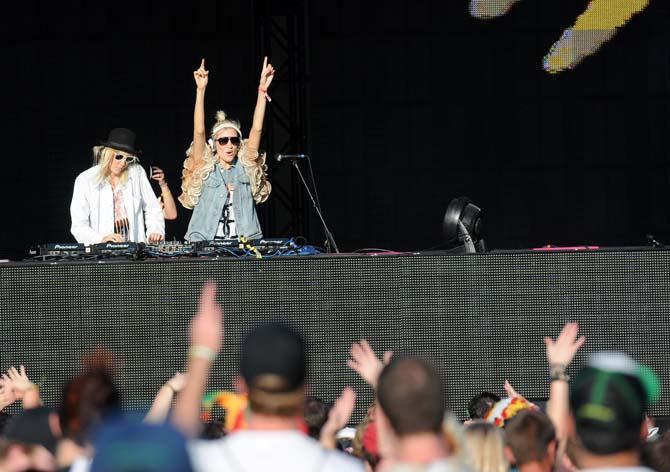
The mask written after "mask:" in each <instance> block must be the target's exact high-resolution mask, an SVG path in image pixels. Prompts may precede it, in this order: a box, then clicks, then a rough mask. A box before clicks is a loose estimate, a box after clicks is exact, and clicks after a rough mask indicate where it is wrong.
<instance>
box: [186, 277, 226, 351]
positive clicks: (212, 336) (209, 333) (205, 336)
mask: <svg viewBox="0 0 670 472" xmlns="http://www.w3.org/2000/svg"><path fill="white" fill-rule="evenodd" d="M222 333H223V321H222V320H221V308H220V307H219V304H218V303H217V302H216V283H214V282H207V283H206V284H205V286H204V287H203V288H202V293H201V294H200V306H199V308H198V313H197V314H196V315H195V316H194V317H193V320H192V321H191V347H192V348H194V347H196V346H197V347H199V348H206V349H209V350H210V351H212V353H213V354H216V353H218V352H219V349H220V348H221V335H222Z"/></svg>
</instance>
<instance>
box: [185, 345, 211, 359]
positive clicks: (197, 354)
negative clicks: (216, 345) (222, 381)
mask: <svg viewBox="0 0 670 472" xmlns="http://www.w3.org/2000/svg"><path fill="white" fill-rule="evenodd" d="M190 356H191V358H192V359H205V360H207V361H209V362H212V361H213V360H214V359H216V352H215V351H214V349H212V348H209V347H207V346H193V347H191V351H190Z"/></svg>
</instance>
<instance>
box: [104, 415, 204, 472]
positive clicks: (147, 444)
mask: <svg viewBox="0 0 670 472" xmlns="http://www.w3.org/2000/svg"><path fill="white" fill-rule="evenodd" d="M191 470H192V467H191V461H190V459H189V455H188V451H187V449H186V441H185V439H184V437H183V436H182V435H181V434H180V433H179V432H177V431H176V430H174V429H173V428H172V427H171V426H170V425H167V424H162V425H152V424H141V423H140V424H135V423H127V422H112V423H109V424H107V425H105V426H104V427H103V429H102V430H101V432H100V435H99V438H98V440H97V442H96V444H95V456H94V458H93V462H92V464H91V472H138V471H142V472H152V471H156V472H159V471H160V472H191Z"/></svg>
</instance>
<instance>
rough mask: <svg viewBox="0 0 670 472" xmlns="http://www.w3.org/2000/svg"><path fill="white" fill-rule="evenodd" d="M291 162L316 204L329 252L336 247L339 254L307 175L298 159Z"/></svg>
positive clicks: (313, 203)
mask: <svg viewBox="0 0 670 472" xmlns="http://www.w3.org/2000/svg"><path fill="white" fill-rule="evenodd" d="M291 162H292V163H293V167H295V170H297V171H298V175H299V176H300V180H301V181H302V185H303V186H304V187H305V189H306V190H307V194H308V195H309V198H310V200H312V205H314V209H315V210H316V214H317V215H319V219H320V220H321V224H322V225H323V232H324V233H326V242H327V243H328V244H327V245H328V250H327V252H331V248H332V249H335V252H336V253H337V254H339V253H340V250H339V249H338V248H337V244H336V243H335V238H333V234H332V233H331V232H330V230H329V229H328V225H327V224H326V220H324V219H323V214H321V209H320V208H319V205H317V204H316V200H314V196H313V195H312V192H311V191H310V190H309V186H308V185H307V182H306V181H305V177H303V175H302V172H300V166H299V165H298V162H297V160H296V159H292V160H291Z"/></svg>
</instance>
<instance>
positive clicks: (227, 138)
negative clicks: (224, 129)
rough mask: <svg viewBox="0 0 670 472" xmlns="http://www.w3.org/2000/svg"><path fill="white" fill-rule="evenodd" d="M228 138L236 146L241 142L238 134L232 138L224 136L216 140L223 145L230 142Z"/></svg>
mask: <svg viewBox="0 0 670 472" xmlns="http://www.w3.org/2000/svg"><path fill="white" fill-rule="evenodd" d="M228 140H230V142H231V143H232V144H234V145H235V146H237V145H239V144H240V138H238V137H237V136H233V137H231V138H229V137H228V136H224V137H223V138H218V139H217V140H216V142H217V143H219V144H220V145H221V146H225V145H226V144H228Z"/></svg>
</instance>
